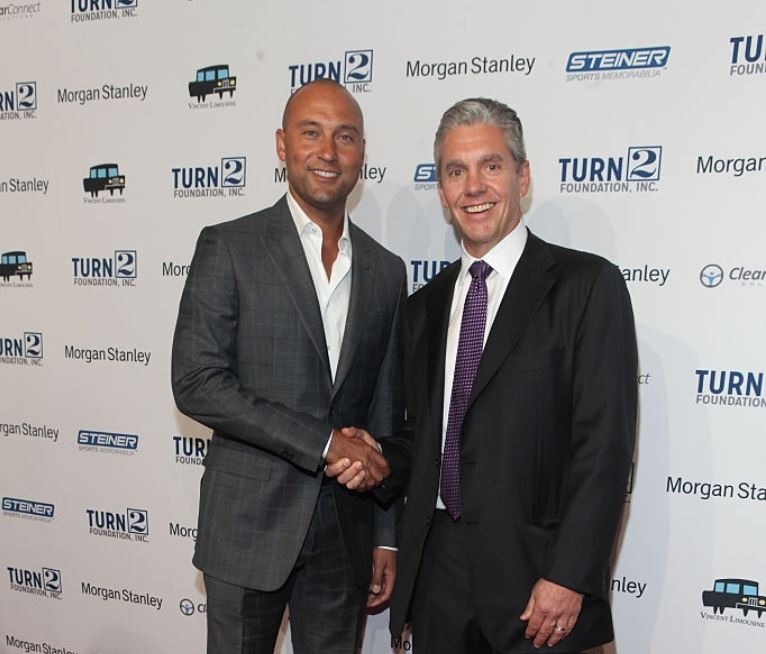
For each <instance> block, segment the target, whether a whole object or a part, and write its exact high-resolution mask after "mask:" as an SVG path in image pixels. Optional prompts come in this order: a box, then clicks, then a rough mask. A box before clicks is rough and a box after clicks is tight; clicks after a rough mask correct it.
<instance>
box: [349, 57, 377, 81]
mask: <svg viewBox="0 0 766 654" xmlns="http://www.w3.org/2000/svg"><path fill="white" fill-rule="evenodd" d="M371 81H372V50H354V51H352V52H347V53H346V79H345V82H346V83H347V84H348V83H353V82H371Z"/></svg>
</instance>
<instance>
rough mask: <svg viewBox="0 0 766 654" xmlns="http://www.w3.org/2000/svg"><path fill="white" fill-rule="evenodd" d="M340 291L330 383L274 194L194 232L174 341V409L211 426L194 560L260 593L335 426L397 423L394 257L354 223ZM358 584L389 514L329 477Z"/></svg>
mask: <svg viewBox="0 0 766 654" xmlns="http://www.w3.org/2000/svg"><path fill="white" fill-rule="evenodd" d="M349 232H350V238H351V243H352V247H353V254H352V264H351V271H352V278H351V296H350V300H349V308H348V318H347V322H346V330H345V334H344V339H343V344H342V347H341V352H340V358H339V361H338V369H337V372H336V375H335V380H334V382H333V380H332V379H331V375H330V365H329V362H328V361H329V360H328V356H327V345H326V343H325V336H324V329H323V326H322V317H321V313H320V309H319V303H318V301H317V297H316V291H315V288H314V283H313V281H312V279H311V273H310V271H309V268H308V264H307V262H306V258H305V255H304V252H303V248H302V246H301V243H300V239H299V236H298V233H297V230H296V229H295V225H294V223H293V220H292V217H291V215H290V211H289V208H288V206H287V202H286V200H285V198H282V199H281V200H279V202H277V203H276V204H275V205H274V206H273V207H270V208H269V209H265V210H263V211H260V212H258V213H255V214H251V215H249V216H245V217H243V218H239V219H237V220H233V221H230V222H227V223H222V224H220V225H214V226H212V227H206V228H205V229H204V230H202V233H201V234H200V237H199V241H198V242H197V249H196V252H195V254H194V259H193V260H192V264H191V271H190V273H189V277H188V279H187V281H186V286H185V288H184V292H183V296H182V298H181V305H180V308H179V313H178V322H177V324H176V331H175V338H174V342H173V392H174V395H175V399H176V402H177V404H178V407H179V409H180V410H181V411H182V412H183V413H185V414H187V415H189V416H190V417H192V418H194V419H195V420H198V421H199V422H201V423H203V424H204V425H207V426H208V427H210V428H211V429H213V437H212V441H211V443H210V448H209V450H208V454H207V456H206V457H205V473H204V475H203V478H202V484H201V489H200V509H199V533H198V538H197V542H196V549H195V554H194V564H195V565H196V566H197V567H198V568H200V569H201V570H203V571H204V572H206V573H207V574H209V575H211V576H213V577H216V578H217V579H221V580H223V581H226V582H228V583H232V584H236V585H239V586H246V587H248V588H257V589H259V590H266V591H271V590H275V589H276V588H279V587H280V586H281V585H282V584H283V583H284V582H285V580H286V578H287V576H288V574H289V573H290V571H291V570H292V568H293V565H294V563H295V561H296V559H297V557H298V554H299V552H300V548H301V546H302V544H303V541H304V538H305V536H306V533H307V530H308V528H309V523H310V521H311V516H312V514H313V512H314V507H315V506H316V502H317V497H318V495H319V488H320V484H321V482H322V477H323V467H324V463H323V460H322V452H323V450H324V448H325V446H326V444H327V441H328V439H329V437H330V432H331V429H332V428H333V427H345V426H349V425H354V426H357V427H364V428H366V429H368V430H369V431H370V432H371V433H372V434H374V435H375V436H376V437H379V438H385V437H386V436H387V435H390V434H392V433H395V432H396V431H398V430H399V429H400V428H401V422H402V418H403V399H402V393H401V379H400V378H401V370H400V362H399V354H400V351H399V349H400V348H399V329H398V326H399V322H400V306H401V305H402V304H403V299H404V297H405V295H406V291H405V282H406V276H405V270H404V264H403V263H402V260H401V259H400V258H399V257H397V256H395V255H393V254H392V253H391V252H389V251H388V250H386V249H384V248H383V247H382V246H380V245H379V244H378V243H376V242H375V241H374V240H373V239H372V238H370V237H369V236H368V235H367V234H366V233H365V232H363V231H362V230H361V229H359V228H358V227H356V226H355V225H354V224H353V223H352V224H351V225H350V226H349ZM334 495H335V504H336V509H337V514H338V521H339V523H340V527H341V531H342V532H343V540H344V544H345V546H346V552H347V554H348V557H349V561H350V563H351V565H352V567H353V569H354V572H355V575H356V581H357V582H358V583H360V584H364V583H367V580H368V579H369V577H370V572H371V569H372V548H373V545H396V524H395V523H396V513H395V511H384V510H383V509H381V508H380V507H379V506H377V505H376V503H375V501H374V499H373V497H372V496H371V495H370V494H369V493H367V494H360V493H354V492H351V491H348V490H346V489H345V488H342V487H341V486H339V485H337V484H336V485H335V486H334Z"/></svg>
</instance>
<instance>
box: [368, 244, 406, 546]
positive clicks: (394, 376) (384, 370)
mask: <svg viewBox="0 0 766 654" xmlns="http://www.w3.org/2000/svg"><path fill="white" fill-rule="evenodd" d="M397 263H398V268H399V270H398V275H397V277H398V278H399V279H400V283H399V295H398V299H397V303H396V311H395V312H394V318H393V321H392V323H391V334H390V336H389V339H388V344H387V346H386V353H385V356H384V357H383V363H382V365H381V367H380V373H379V375H378V380H377V382H376V384H375V393H374V395H373V399H372V402H371V404H370V410H369V414H368V415H369V419H368V425H369V429H370V433H371V434H372V435H373V436H374V437H375V438H377V439H379V440H380V443H381V448H382V449H383V452H384V454H386V452H387V446H386V443H388V442H389V441H391V440H392V438H393V437H394V435H396V434H398V433H399V432H400V431H401V428H402V422H403V419H404V399H403V390H402V357H401V354H402V353H401V336H400V334H401V330H400V323H401V315H402V311H403V309H404V303H405V301H406V299H407V286H406V284H407V275H406V272H405V268H404V262H403V261H402V260H401V259H397ZM390 463H391V465H392V471H393V468H394V465H395V462H393V461H391V462H390ZM383 484H384V485H385V484H386V482H385V481H384V482H383ZM401 507H402V505H401V502H394V503H390V502H388V503H386V506H381V505H380V504H378V503H376V504H375V537H374V538H375V545H376V546H379V545H385V546H388V547H396V546H397V544H398V538H397V530H398V523H399V516H400V514H401Z"/></svg>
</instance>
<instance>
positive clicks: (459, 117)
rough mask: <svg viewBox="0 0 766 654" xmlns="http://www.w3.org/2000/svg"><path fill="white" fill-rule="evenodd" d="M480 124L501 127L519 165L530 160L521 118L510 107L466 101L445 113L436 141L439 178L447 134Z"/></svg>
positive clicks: (481, 99) (476, 99)
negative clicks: (525, 146) (457, 128)
mask: <svg viewBox="0 0 766 654" xmlns="http://www.w3.org/2000/svg"><path fill="white" fill-rule="evenodd" d="M476 124H482V125H490V126H492V127H498V128H500V129H501V130H502V131H503V134H504V135H505V143H506V145H507V146H508V149H509V150H510V151H511V155H512V156H513V158H514V160H515V161H516V163H517V164H521V163H523V162H525V161H526V160H527V152H526V149H525V148H524V134H523V131H522V128H521V121H520V120H519V116H518V114H517V113H516V112H515V111H514V110H513V109H511V108H510V107H509V106H508V105H506V104H503V103H502V102H498V101H497V100H490V99H489V98H466V99H465V100H461V101H460V102H456V103H455V104H453V105H452V106H451V107H450V108H449V109H447V111H445V112H444V115H443V116H442V119H441V121H439V127H438V129H437V130H436V138H435V139H434V163H435V164H436V174H437V176H438V177H439V178H441V173H440V169H441V158H442V143H444V137H445V136H446V135H447V132H449V131H450V130H452V129H454V128H455V127H459V126H461V125H462V126H466V127H471V126H473V125H476Z"/></svg>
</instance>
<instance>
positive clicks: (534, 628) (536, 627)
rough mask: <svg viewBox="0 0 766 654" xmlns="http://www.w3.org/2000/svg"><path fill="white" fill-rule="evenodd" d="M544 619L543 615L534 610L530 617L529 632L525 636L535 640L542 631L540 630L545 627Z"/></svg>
mask: <svg viewBox="0 0 766 654" xmlns="http://www.w3.org/2000/svg"><path fill="white" fill-rule="evenodd" d="M543 619H544V616H543V614H542V613H540V611H536V610H535V609H534V608H533V609H532V611H531V615H530V616H529V623H528V624H527V630H526V632H525V633H524V635H525V636H526V637H527V638H534V637H535V636H536V635H537V632H538V631H540V628H541V627H542V626H543Z"/></svg>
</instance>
